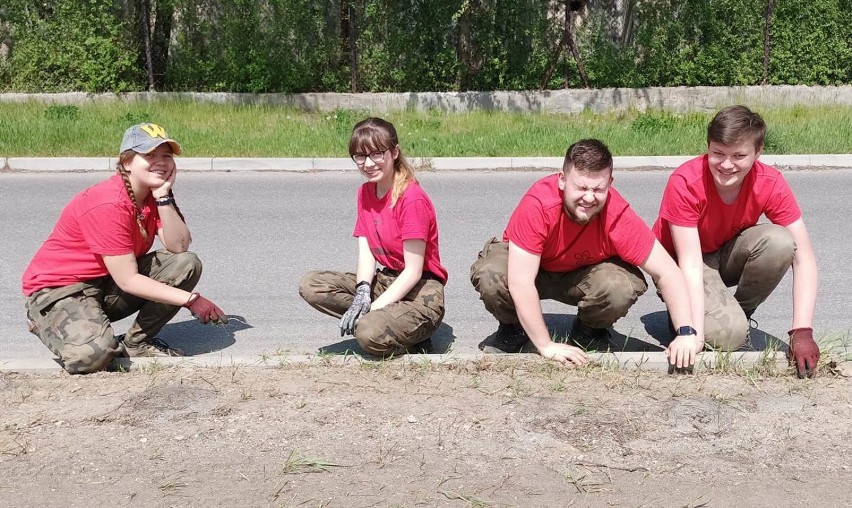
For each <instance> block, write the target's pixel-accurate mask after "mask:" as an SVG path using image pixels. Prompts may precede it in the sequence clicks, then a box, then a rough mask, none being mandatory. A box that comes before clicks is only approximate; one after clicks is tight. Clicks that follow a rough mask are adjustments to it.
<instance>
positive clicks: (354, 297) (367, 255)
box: [299, 118, 447, 358]
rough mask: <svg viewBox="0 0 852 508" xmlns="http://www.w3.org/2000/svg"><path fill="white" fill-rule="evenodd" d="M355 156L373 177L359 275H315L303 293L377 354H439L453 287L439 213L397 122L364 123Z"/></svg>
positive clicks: (361, 213)
mask: <svg viewBox="0 0 852 508" xmlns="http://www.w3.org/2000/svg"><path fill="white" fill-rule="evenodd" d="M349 155H350V156H351V157H352V160H353V161H354V162H355V165H356V166H357V167H358V170H359V171H360V172H361V175H362V176H363V177H364V178H365V179H366V182H365V183H364V184H362V185H361V186H360V188H359V189H358V193H357V218H356V221H355V229H354V232H353V236H354V237H355V238H357V239H358V266H357V269H356V271H355V273H351V272H348V273H343V272H334V271H312V272H308V273H307V274H305V275H304V276H303V277H302V279H301V281H300V283H299V294H300V295H301V296H302V298H304V299H305V301H306V302H308V304H309V305H310V306H312V307H313V308H315V309H317V310H319V311H320V312H322V313H324V314H328V315H330V316H334V317H336V318H338V319H340V335H341V337H342V336H346V335H353V336H354V337H355V340H356V341H358V345H359V346H361V348H362V349H364V351H366V352H368V353H370V354H371V355H375V356H379V357H383V358H384V357H390V356H398V355H402V354H406V353H413V352H422V353H428V352H431V349H432V343H431V340H430V339H431V336H432V334H433V333H434V332H435V331H436V330H437V329H438V327H439V326H440V324H441V320H442V319H443V318H444V285H445V284H446V283H447V270H446V268H444V267H443V265H441V256H440V252H439V248H438V221H437V217H436V215H435V207H434V206H433V205H432V201H431V200H430V199H429V196H428V195H427V194H426V192H425V191H424V190H423V188H422V187H421V186H420V184H419V183H418V182H417V178H415V176H414V171H413V169H412V167H411V165H410V164H409V163H408V161H407V160H406V159H405V156H404V155H403V153H402V149H401V148H400V146H399V136H398V135H397V132H396V128H394V126H393V124H392V123H390V122H388V121H386V120H383V119H381V118H367V119H365V120H362V121H361V122H358V123H357V124H356V125H355V127H354V128H353V130H352V136H351V137H350V139H349ZM377 265H381V268H378V266H377Z"/></svg>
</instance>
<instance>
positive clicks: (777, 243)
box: [763, 226, 796, 265]
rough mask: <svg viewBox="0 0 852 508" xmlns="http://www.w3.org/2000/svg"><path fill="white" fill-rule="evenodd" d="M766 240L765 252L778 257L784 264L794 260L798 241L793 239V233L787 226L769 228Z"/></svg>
mask: <svg viewBox="0 0 852 508" xmlns="http://www.w3.org/2000/svg"><path fill="white" fill-rule="evenodd" d="M764 242H765V246H764V248H763V251H764V253H766V254H767V255H770V256H772V257H773V258H775V259H778V260H779V261H781V263H782V264H784V265H788V264H790V263H792V262H793V256H794V255H795V253H796V242H795V241H793V235H792V234H791V233H790V231H788V230H787V228H784V227H781V226H776V227H773V228H769V229H768V230H767V234H766V237H765V239H764Z"/></svg>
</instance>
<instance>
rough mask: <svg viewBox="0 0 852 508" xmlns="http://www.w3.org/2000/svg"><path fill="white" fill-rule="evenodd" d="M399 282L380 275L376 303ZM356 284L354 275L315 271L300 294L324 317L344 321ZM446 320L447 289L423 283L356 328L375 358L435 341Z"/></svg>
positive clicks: (375, 289)
mask: <svg viewBox="0 0 852 508" xmlns="http://www.w3.org/2000/svg"><path fill="white" fill-rule="evenodd" d="M395 280H396V276H395V275H391V274H387V273H385V272H383V271H378V272H376V276H375V278H374V279H373V287H372V297H373V300H375V299H376V298H378V297H379V296H380V295H381V294H382V293H384V292H385V291H386V290H387V288H388V287H390V285H391V284H392V283H393V281H395ZM356 283H357V281H356V279H355V274H354V273H343V272H333V271H313V272H308V273H306V274H305V275H304V276H302V280H301V281H300V282H299V294H300V295H301V296H302V298H304V299H305V301H306V302H308V304H309V305H310V306H311V307H313V308H315V309H317V310H318V311H320V312H322V313H323V314H328V315H329V316H334V317H336V318H341V317H343V314H345V313H346V311H347V310H349V307H350V306H351V305H352V300H353V299H354V297H355V285H356ZM443 319H444V285H443V284H441V282H440V281H437V280H432V279H421V280H420V281H419V282H418V283H417V284H415V285H414V287H413V288H411V290H410V291H409V292H408V294H407V295H405V296H404V297H403V298H402V300H400V301H398V302H396V303H392V304H390V305H387V306H385V307H383V308H381V309H378V310H371V311H370V312H368V313H366V314H364V315H363V316H361V319H359V320H358V323H357V324H356V325H355V340H357V341H358V345H359V346H361V347H362V348H363V349H364V351H367V352H368V353H370V354H372V355H375V356H382V357H386V356H392V355H400V354H404V353H405V352H406V351H407V349H408V348H409V347H411V346H414V345H416V344H419V343H421V342H423V341H425V340H426V339H428V338H429V337H431V336H432V334H433V333H435V331H436V330H437V329H438V326H440V325H441V321H442V320H443Z"/></svg>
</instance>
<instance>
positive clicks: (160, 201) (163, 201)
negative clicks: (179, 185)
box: [154, 196, 175, 206]
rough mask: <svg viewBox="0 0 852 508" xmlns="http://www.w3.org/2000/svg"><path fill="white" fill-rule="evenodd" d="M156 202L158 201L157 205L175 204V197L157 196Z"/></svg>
mask: <svg viewBox="0 0 852 508" xmlns="http://www.w3.org/2000/svg"><path fill="white" fill-rule="evenodd" d="M154 202H155V203H157V206H168V205H173V204H175V197H174V196H165V197H162V198H156V199H155V200H154Z"/></svg>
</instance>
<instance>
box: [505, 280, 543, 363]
mask: <svg viewBox="0 0 852 508" xmlns="http://www.w3.org/2000/svg"><path fill="white" fill-rule="evenodd" d="M509 292H510V293H511V294H512V300H513V301H514V302H515V311H516V312H517V313H518V319H519V320H520V322H521V326H523V327H524V331H525V332H527V336H528V337H529V339H530V341H532V343H533V345H534V346H535V347H536V348H538V349H541V348H544V347H545V346H547V345H548V344H550V343H551V342H553V341H552V340H551V338H550V332H549V331H548V329H547V324H546V323H545V322H544V316H543V315H542V313H541V300H540V299H539V294H538V290H537V289H536V288H535V286H510V288H509Z"/></svg>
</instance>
